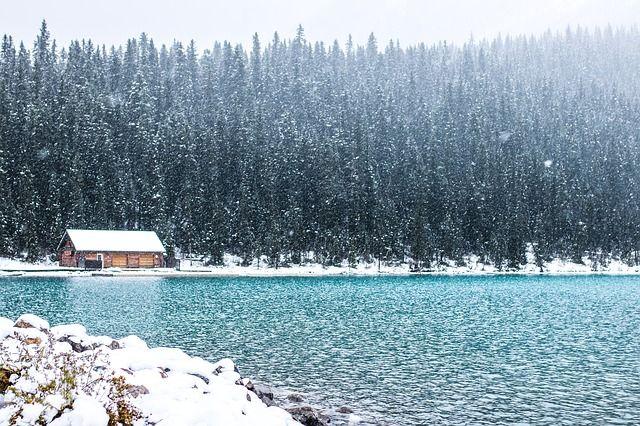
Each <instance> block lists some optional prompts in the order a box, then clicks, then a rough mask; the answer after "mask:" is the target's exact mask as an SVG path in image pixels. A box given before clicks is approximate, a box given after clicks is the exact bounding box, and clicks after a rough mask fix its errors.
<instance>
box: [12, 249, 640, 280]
mask: <svg viewBox="0 0 640 426" xmlns="http://www.w3.org/2000/svg"><path fill="white" fill-rule="evenodd" d="M463 260H464V262H463V264H462V265H460V264H456V262H454V261H452V260H445V262H443V264H440V265H436V266H434V267H433V268H432V269H430V270H422V271H420V272H415V271H413V270H412V269H411V260H410V259H408V260H407V261H406V262H404V263H399V264H393V265H389V264H385V263H382V264H381V265H378V264H377V263H367V262H363V261H359V262H357V264H356V265H349V264H348V263H346V262H344V263H343V264H342V265H341V266H323V265H320V264H317V263H307V264H304V265H292V266H284V267H280V268H273V267H269V266H266V261H265V260H264V259H263V260H261V261H260V262H258V261H257V260H254V261H253V262H252V263H251V264H250V265H249V266H241V262H242V259H240V258H238V257H235V256H231V255H225V258H224V265H223V266H205V265H203V262H201V263H198V262H193V263H191V264H189V263H187V262H184V263H185V264H183V266H182V268H181V270H180V271H178V270H175V269H170V268H157V269H129V270H127V269H118V268H109V269H106V270H103V271H100V272H96V271H84V270H80V269H78V270H72V268H71V269H70V268H60V267H59V266H58V265H57V263H53V262H39V263H28V262H24V261H21V260H15V259H8V258H0V276H3V275H4V276H17V275H28V276H91V275H95V274H98V275H105V274H106V275H113V276H184V275H186V276H214V277H215V276H220V277H224V276H256V277H269V276H340V275H347V276H359V275H360V276H374V275H417V274H425V275H429V274H430V275H493V274H505V275H508V274H516V275H532V274H535V275H538V274H544V275H563V274H564V275H573V274H610V275H615V274H618V275H633V274H640V266H630V265H628V264H627V263H625V262H623V261H621V260H619V259H615V258H611V257H608V258H606V261H605V262H604V263H599V264H593V263H592V262H591V260H590V259H589V258H587V257H584V258H583V259H582V263H574V262H570V261H567V260H562V259H555V260H553V261H551V262H545V263H544V265H543V266H542V270H541V269H540V267H539V266H538V265H536V263H535V260H534V257H533V254H532V253H528V254H527V263H526V264H524V265H521V266H520V268H518V269H505V268H503V269H500V268H497V267H496V266H495V265H491V264H488V263H482V262H480V260H479V258H478V257H477V256H466V257H465V258H464V259H463Z"/></svg>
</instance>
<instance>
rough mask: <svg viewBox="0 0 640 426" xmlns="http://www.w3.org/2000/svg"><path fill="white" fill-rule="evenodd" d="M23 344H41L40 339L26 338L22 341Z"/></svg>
mask: <svg viewBox="0 0 640 426" xmlns="http://www.w3.org/2000/svg"><path fill="white" fill-rule="evenodd" d="M24 343H25V344H27V345H39V344H40V343H42V339H40V338H39V337H27V338H25V339H24Z"/></svg>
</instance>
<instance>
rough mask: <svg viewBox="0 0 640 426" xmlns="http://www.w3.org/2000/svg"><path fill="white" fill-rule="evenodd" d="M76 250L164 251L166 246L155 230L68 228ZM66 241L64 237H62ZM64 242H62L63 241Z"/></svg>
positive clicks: (68, 233)
mask: <svg viewBox="0 0 640 426" xmlns="http://www.w3.org/2000/svg"><path fill="white" fill-rule="evenodd" d="M66 235H68V236H69V239H70V240H71V242H72V243H73V246H74V247H75V249H76V251H116V252H144V253H164V251H165V250H164V246H163V245H162V242H160V239H159V238H158V235H156V233H155V232H153V231H107V230H89V229H67V231H66V233H65V236H66ZM62 240H63V241H64V237H63V238H62ZM61 244H62V242H61Z"/></svg>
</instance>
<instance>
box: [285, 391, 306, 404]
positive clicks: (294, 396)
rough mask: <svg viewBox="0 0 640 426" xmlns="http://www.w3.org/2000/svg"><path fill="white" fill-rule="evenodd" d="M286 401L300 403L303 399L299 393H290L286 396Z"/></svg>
mask: <svg viewBox="0 0 640 426" xmlns="http://www.w3.org/2000/svg"><path fill="white" fill-rule="evenodd" d="M287 399H288V400H289V401H291V402H302V401H304V398H303V397H302V395H300V394H299V393H292V394H289V395H287Z"/></svg>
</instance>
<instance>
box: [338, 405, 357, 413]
mask: <svg viewBox="0 0 640 426" xmlns="http://www.w3.org/2000/svg"><path fill="white" fill-rule="evenodd" d="M336 412H337V413H340V414H351V413H353V410H352V409H351V408H349V407H345V406H342V407H340V408H338V409H337V410H336Z"/></svg>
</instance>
